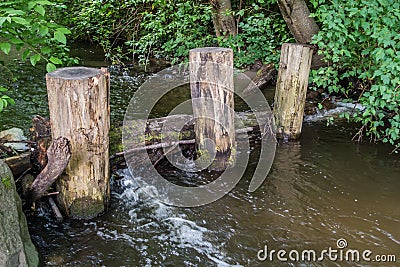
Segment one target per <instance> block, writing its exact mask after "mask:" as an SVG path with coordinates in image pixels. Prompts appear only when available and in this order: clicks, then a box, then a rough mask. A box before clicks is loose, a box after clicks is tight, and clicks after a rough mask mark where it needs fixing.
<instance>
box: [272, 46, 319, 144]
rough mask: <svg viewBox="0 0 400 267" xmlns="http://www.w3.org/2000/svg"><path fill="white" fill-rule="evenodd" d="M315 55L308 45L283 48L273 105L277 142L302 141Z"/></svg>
mask: <svg viewBox="0 0 400 267" xmlns="http://www.w3.org/2000/svg"><path fill="white" fill-rule="evenodd" d="M312 53H313V50H312V49H311V48H310V47H309V46H306V45H301V44H287V43H285V44H283V45H282V51H281V58H280V63H279V71H278V81H277V83H276V92H275V104H274V117H275V125H276V128H277V129H276V133H277V137H278V138H283V139H285V140H286V139H297V138H299V137H300V133H301V126H302V123H303V115H304V105H305V101H306V93H307V85H308V75H309V72H310V66H311V59H312Z"/></svg>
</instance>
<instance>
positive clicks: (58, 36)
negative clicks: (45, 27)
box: [54, 31, 67, 44]
mask: <svg viewBox="0 0 400 267" xmlns="http://www.w3.org/2000/svg"><path fill="white" fill-rule="evenodd" d="M54 39H56V40H57V41H58V42H60V43H62V44H67V37H65V35H64V33H62V32H60V31H55V32H54Z"/></svg>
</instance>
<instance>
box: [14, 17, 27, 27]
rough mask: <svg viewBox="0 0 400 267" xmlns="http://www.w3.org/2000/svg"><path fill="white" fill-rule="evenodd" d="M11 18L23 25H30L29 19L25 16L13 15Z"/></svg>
mask: <svg viewBox="0 0 400 267" xmlns="http://www.w3.org/2000/svg"><path fill="white" fill-rule="evenodd" d="M11 20H12V21H14V22H16V23H18V24H21V25H29V21H27V20H26V19H24V18H20V17H12V18H11Z"/></svg>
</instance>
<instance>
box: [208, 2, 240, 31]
mask: <svg viewBox="0 0 400 267" xmlns="http://www.w3.org/2000/svg"><path fill="white" fill-rule="evenodd" d="M211 5H212V7H213V24H214V29H215V34H216V35H217V37H220V36H224V37H227V36H230V35H231V36H235V35H237V27H236V21H235V18H234V17H233V15H232V14H229V12H231V11H232V6H231V1H230V0H211Z"/></svg>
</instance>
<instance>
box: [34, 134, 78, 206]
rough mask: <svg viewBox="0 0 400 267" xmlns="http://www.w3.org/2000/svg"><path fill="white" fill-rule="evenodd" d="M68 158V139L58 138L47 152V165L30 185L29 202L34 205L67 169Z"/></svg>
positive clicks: (69, 153)
mask: <svg viewBox="0 0 400 267" xmlns="http://www.w3.org/2000/svg"><path fill="white" fill-rule="evenodd" d="M70 157H71V152H70V146H69V141H68V139H66V138H64V137H59V138H57V139H56V140H53V142H52V143H51V145H50V147H49V149H48V150H47V158H48V162H47V165H46V167H45V168H44V169H43V171H42V172H41V173H39V175H38V176H37V177H36V179H35V181H34V182H33V183H32V185H31V195H30V198H29V201H31V202H32V203H34V202H35V201H36V200H37V199H39V198H40V197H41V196H42V195H43V194H44V193H45V192H46V190H47V189H49V187H50V186H51V185H52V184H53V183H54V182H55V181H56V180H57V178H58V177H60V175H61V174H62V172H63V171H64V169H65V168H66V167H67V164H68V162H69V159H70Z"/></svg>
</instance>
